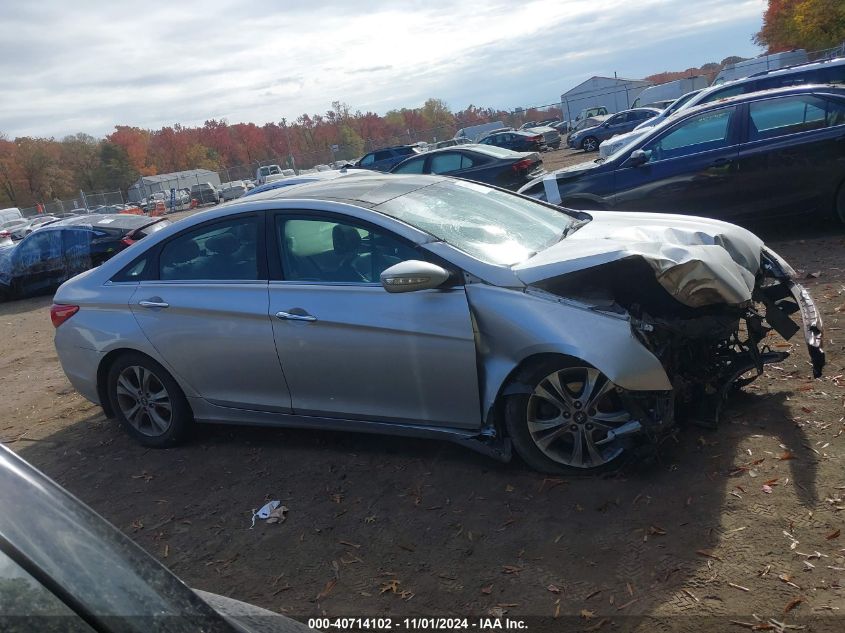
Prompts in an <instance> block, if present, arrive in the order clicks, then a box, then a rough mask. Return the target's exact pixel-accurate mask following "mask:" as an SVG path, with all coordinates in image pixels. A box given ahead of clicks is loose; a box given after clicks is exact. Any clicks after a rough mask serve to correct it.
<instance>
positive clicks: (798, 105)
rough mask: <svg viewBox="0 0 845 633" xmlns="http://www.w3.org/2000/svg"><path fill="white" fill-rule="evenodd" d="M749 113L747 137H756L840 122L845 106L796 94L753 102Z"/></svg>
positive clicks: (752, 138) (784, 133)
mask: <svg viewBox="0 0 845 633" xmlns="http://www.w3.org/2000/svg"><path fill="white" fill-rule="evenodd" d="M748 113H749V116H750V117H751V125H750V127H749V133H748V138H749V140H751V141H755V140H759V139H767V138H774V137H778V136H786V135H788V134H797V133H799V132H808V131H810V130H818V129H821V128H824V127H829V126H832V125H839V124H841V123H842V120H841V119H842V115H843V113H845V107H843V106H842V104H839V103H836V102H833V101H829V100H826V99H821V98H819V97H814V96H812V95H797V96H794V97H784V98H782V99H769V100H767V101H761V102H757V103H751V104H749V110H748ZM837 121H838V123H837Z"/></svg>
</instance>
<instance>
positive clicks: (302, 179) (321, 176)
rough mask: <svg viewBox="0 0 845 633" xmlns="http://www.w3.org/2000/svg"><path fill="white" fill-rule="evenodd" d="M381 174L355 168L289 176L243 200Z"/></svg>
mask: <svg viewBox="0 0 845 633" xmlns="http://www.w3.org/2000/svg"><path fill="white" fill-rule="evenodd" d="M378 173H379V172H377V171H372V170H369V169H355V168H343V169H339V170H337V169H334V170H331V171H321V172H314V173H311V174H300V175H299V176H288V177H287V178H282V179H281V180H274V181H273V182H268V183H267V184H266V185H261V186H260V187H256V188H255V189H253V190H252V191H248V192H246V193H245V194H244V195H243V196H241V197H243V198H251V196H254V195H257V194H259V193H264V192H265V191H273V190H274V189H284V188H285V187H293V186H294V185H302V184H304V183H307V182H317V181H319V180H334V179H335V178H340V177H341V176H347V175H353V174H354V175H358V176H366V175H373V176H376V175H378Z"/></svg>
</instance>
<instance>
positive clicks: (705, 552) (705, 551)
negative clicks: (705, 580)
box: [695, 549, 722, 560]
mask: <svg viewBox="0 0 845 633" xmlns="http://www.w3.org/2000/svg"><path fill="white" fill-rule="evenodd" d="M695 553H696V554H698V555H699V556H706V557H707V558H714V559H716V560H722V559H721V558H720V557H718V556H716V554H714V553H713V552H711V551H710V550H709V549H697V550H695Z"/></svg>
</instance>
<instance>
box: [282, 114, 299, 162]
mask: <svg viewBox="0 0 845 633" xmlns="http://www.w3.org/2000/svg"><path fill="white" fill-rule="evenodd" d="M282 129H283V130H284V131H285V142H286V143H287V144H288V160H289V161H290V166H291V169H293V171H294V173H297V172H296V161H295V160H294V158H293V148H292V147H291V144H290V132H289V131H288V122H287V119H285V118H284V117H282Z"/></svg>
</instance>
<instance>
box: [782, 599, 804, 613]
mask: <svg viewBox="0 0 845 633" xmlns="http://www.w3.org/2000/svg"><path fill="white" fill-rule="evenodd" d="M802 602H804V599H803V598H795V600H790V601H789V602H788V603H787V605H786V606H785V607H784V608H783V614H784V615H786V614H787V613H789V612H790V611H792V610H793V609H794V608H795V607H797V606H798V605H799V604H801V603H802Z"/></svg>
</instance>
